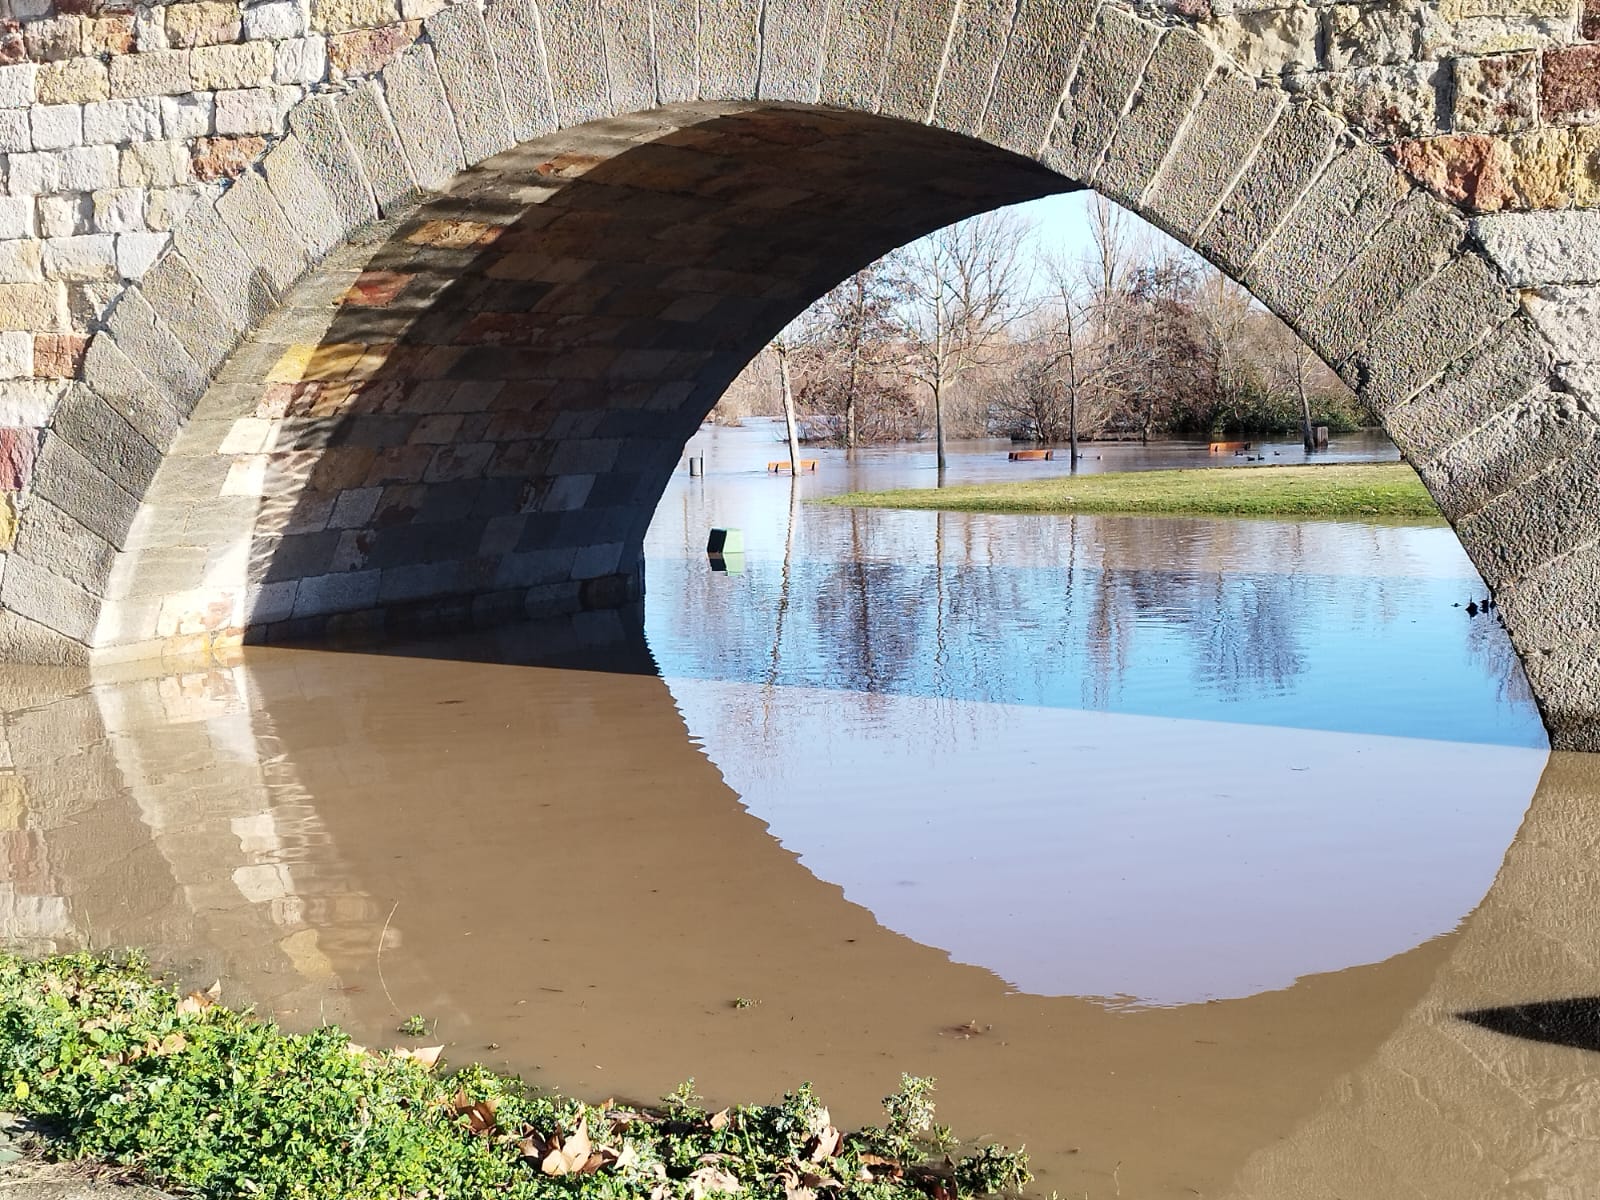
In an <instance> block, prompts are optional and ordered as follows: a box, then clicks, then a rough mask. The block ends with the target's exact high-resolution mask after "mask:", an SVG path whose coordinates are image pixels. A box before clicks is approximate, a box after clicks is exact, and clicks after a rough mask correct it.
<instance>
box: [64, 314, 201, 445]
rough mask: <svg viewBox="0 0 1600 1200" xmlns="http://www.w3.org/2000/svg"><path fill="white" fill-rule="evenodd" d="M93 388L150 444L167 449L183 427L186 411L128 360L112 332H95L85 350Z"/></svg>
mask: <svg viewBox="0 0 1600 1200" xmlns="http://www.w3.org/2000/svg"><path fill="white" fill-rule="evenodd" d="M85 361H86V363H87V364H88V365H89V367H90V369H91V372H92V378H93V379H94V383H93V385H92V386H93V388H94V390H95V391H96V392H98V393H99V394H100V396H101V397H102V398H103V399H104V400H105V401H106V403H107V404H109V405H111V407H112V408H114V409H116V411H117V412H118V413H119V414H120V415H121V416H122V418H123V420H125V421H127V422H128V424H130V425H132V426H133V427H134V428H135V429H138V430H140V431H142V432H143V434H144V437H145V439H146V440H147V441H149V442H150V443H151V444H153V445H155V446H157V447H159V448H161V449H166V448H168V447H169V446H171V444H172V440H173V438H175V437H176V436H177V433H178V430H179V429H180V428H182V426H183V414H182V413H180V412H179V411H178V410H177V408H175V407H174V406H173V405H172V404H171V403H170V402H168V400H167V398H166V397H165V396H163V395H162V394H161V393H160V392H159V391H158V390H157V389H156V388H155V386H154V385H153V384H152V383H151V382H150V380H149V379H148V378H146V376H145V375H144V373H143V372H141V371H140V370H139V368H138V367H136V366H134V365H133V363H132V362H131V361H130V360H129V359H128V356H127V355H126V354H124V353H123V352H122V349H121V348H120V347H119V346H118V345H117V343H116V340H115V339H114V338H113V337H112V336H111V335H110V334H109V333H100V334H96V335H95V337H94V338H93V339H92V340H91V342H90V343H89V348H88V350H87V352H86V353H85Z"/></svg>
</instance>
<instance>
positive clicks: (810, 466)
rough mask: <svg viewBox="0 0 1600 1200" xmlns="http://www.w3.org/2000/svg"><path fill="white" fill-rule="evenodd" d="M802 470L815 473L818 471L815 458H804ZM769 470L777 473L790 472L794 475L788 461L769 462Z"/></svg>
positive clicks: (801, 464)
mask: <svg viewBox="0 0 1600 1200" xmlns="http://www.w3.org/2000/svg"><path fill="white" fill-rule="evenodd" d="M800 469H801V470H802V471H815V470H816V469H817V460H816V459H814V458H802V459H801V460H800ZM767 470H769V471H776V472H783V471H790V472H791V473H792V470H791V468H790V466H789V460H788V459H785V460H784V461H783V462H769V463H768V464H767Z"/></svg>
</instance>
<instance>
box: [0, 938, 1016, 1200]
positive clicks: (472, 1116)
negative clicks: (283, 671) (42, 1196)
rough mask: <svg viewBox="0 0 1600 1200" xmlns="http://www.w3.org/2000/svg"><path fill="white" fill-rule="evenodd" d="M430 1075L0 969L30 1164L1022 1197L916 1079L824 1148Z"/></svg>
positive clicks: (306, 1188)
mask: <svg viewBox="0 0 1600 1200" xmlns="http://www.w3.org/2000/svg"><path fill="white" fill-rule="evenodd" d="M428 1059H429V1056H428V1055H427V1054H423V1055H422V1056H421V1057H417V1056H412V1055H407V1054H403V1053H396V1052H393V1051H368V1050H364V1049H362V1048H360V1047H357V1046H352V1044H351V1043H350V1040H349V1038H348V1037H346V1036H345V1035H344V1034H343V1033H341V1032H340V1031H339V1030H338V1029H337V1028H334V1027H324V1028H320V1029H316V1030H313V1031H312V1032H310V1033H307V1034H298V1035H296V1034H287V1033H284V1032H283V1031H281V1030H280V1029H279V1028H278V1027H277V1026H276V1025H274V1024H271V1023H270V1022H266V1021H261V1020H258V1019H256V1018H255V1017H254V1016H253V1015H251V1014H250V1013H249V1012H238V1011H234V1010H232V1009H230V1008H227V1007H226V1006H224V1005H221V1004H217V1003H213V1002H212V1000H211V997H210V996H206V995H199V994H191V995H190V996H188V997H180V996H179V995H178V994H177V993H176V992H175V991H174V990H173V989H171V988H170V987H168V986H167V985H166V984H164V983H163V982H162V981H161V980H160V979H158V978H157V977H155V976H154V975H152V974H151V973H150V971H149V969H148V967H147V966H146V965H145V964H144V963H143V961H142V960H140V959H137V958H133V959H129V960H125V961H114V960H111V959H107V958H103V957H97V956H88V955H70V956H61V957H54V958H48V959H38V960H32V959H23V958H18V957H16V956H10V955H0V1107H4V1108H7V1109H10V1110H11V1111H13V1112H16V1113H19V1114H21V1115H23V1116H25V1117H26V1118H28V1119H29V1120H30V1122H31V1123H32V1124H33V1125H34V1127H35V1128H36V1129H37V1130H39V1133H40V1137H41V1138H42V1149H43V1153H44V1154H45V1155H46V1156H48V1157H53V1158H59V1159H64V1160H79V1159H90V1160H97V1161H101V1162H110V1163H114V1164H118V1165H120V1166H122V1167H124V1168H127V1169H130V1170H131V1172H132V1173H133V1174H134V1175H135V1176H137V1177H138V1178H140V1179H142V1180H144V1181H147V1182H149V1183H152V1184H155V1185H156V1186H160V1187H167V1188H172V1189H176V1190H182V1191H185V1192H188V1193H191V1194H197V1195H199V1196H202V1197H212V1198H215V1200H223V1198H226V1200H238V1198H240V1197H251V1196H261V1197H269V1198H273V1200H390V1198H393V1200H401V1198H407V1200H419V1198H424V1197H428V1198H437V1200H456V1198H460V1200H468V1198H470V1200H478V1198H480V1197H486V1196H495V1197H510V1198H512V1200H526V1198H535V1197H537V1198H541V1200H542V1198H546V1197H548V1198H552V1200H553V1198H557V1197H559V1198H563V1200H567V1198H582V1200H618V1198H622V1197H647V1198H650V1200H706V1198H707V1197H716V1196H722V1195H728V1196H737V1197H740V1198H741V1200H746V1198H770V1200H911V1198H915V1200H926V1198H928V1197H935V1198H937V1200H948V1198H949V1197H953V1196H955V1195H958V1194H969V1195H981V1194H988V1193H993V1192H998V1191H1002V1190H1015V1189H1018V1188H1020V1187H1022V1186H1023V1185H1025V1184H1026V1183H1027V1182H1028V1180H1029V1176H1028V1173H1027V1162H1026V1158H1025V1157H1024V1156H1022V1155H1020V1154H1011V1153H1008V1152H1006V1151H1005V1150H1003V1149H1001V1148H1000V1147H996V1146H988V1147H984V1148H981V1149H979V1150H977V1151H976V1152H974V1153H971V1154H968V1155H967V1156H965V1157H962V1158H959V1159H956V1160H954V1161H952V1160H951V1159H949V1158H946V1157H944V1155H945V1152H946V1151H947V1150H948V1149H949V1148H950V1146H951V1145H952V1144H953V1140H952V1139H951V1138H950V1136H949V1134H948V1131H946V1130H943V1129H941V1128H939V1127H938V1126H936V1125H934V1124H933V1121H932V1116H933V1109H932V1104H931V1102H930V1101H929V1099H928V1093H929V1092H930V1091H931V1090H932V1084H931V1082H930V1081H928V1080H923V1079H915V1078H910V1077H907V1078H905V1079H904V1080H903V1081H902V1082H903V1086H902V1089H901V1091H899V1092H897V1093H896V1094H895V1095H893V1096H890V1097H889V1098H888V1099H886V1100H885V1102H884V1104H885V1108H886V1110H887V1112H888V1119H887V1120H886V1122H885V1124H884V1126H883V1127H882V1128H869V1129H865V1130H862V1131H860V1132H858V1133H853V1134H842V1133H841V1132H840V1131H839V1130H838V1129H836V1128H834V1126H833V1125H832V1123H831V1120H830V1118H829V1115H828V1111H827V1109H826V1108H824V1107H823V1106H822V1104H821V1103H820V1102H819V1101H818V1099H817V1098H816V1096H814V1095H813V1094H812V1092H811V1089H810V1088H809V1087H808V1086H807V1087H801V1088H798V1089H797V1090H795V1091H794V1092H791V1093H789V1094H788V1095H786V1096H785V1097H784V1099H783V1101H782V1103H780V1104H771V1105H746V1106H742V1107H738V1108H734V1109H726V1110H723V1111H722V1112H720V1113H714V1114H713V1113H708V1112H706V1111H705V1110H704V1109H702V1108H700V1107H697V1106H696V1101H697V1100H698V1097H695V1096H694V1095H693V1089H692V1086H691V1085H692V1082H693V1081H690V1084H691V1085H685V1086H684V1087H683V1088H680V1089H679V1091H678V1092H677V1093H675V1094H674V1095H673V1096H671V1097H668V1098H667V1099H666V1101H664V1103H663V1106H662V1107H659V1108H654V1109H645V1108H639V1107H634V1106H630V1105H619V1104H616V1103H614V1102H610V1101H608V1102H606V1103H605V1104H602V1105H590V1104H585V1103H583V1102H581V1101H578V1100H573V1099H569V1098H565V1097H561V1096H555V1095H547V1094H542V1093H537V1092H535V1091H533V1090H532V1089H530V1088H528V1087H526V1086H525V1085H524V1084H523V1083H522V1082H521V1081H520V1080H517V1079H515V1078H513V1077H509V1076H504V1075H499V1074H496V1073H494V1072H492V1071H489V1070H487V1069H485V1068H483V1067H478V1066H471V1067H465V1068H463V1069H461V1070H458V1071H454V1072H449V1073H446V1072H444V1071H443V1070H441V1069H438V1068H437V1067H435V1066H432V1065H430V1063H429V1061H428Z"/></svg>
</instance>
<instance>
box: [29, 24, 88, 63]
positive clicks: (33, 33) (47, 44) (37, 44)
mask: <svg viewBox="0 0 1600 1200" xmlns="http://www.w3.org/2000/svg"><path fill="white" fill-rule="evenodd" d="M22 37H23V43H24V44H25V45H26V47H27V51H28V57H29V58H31V59H33V61H34V62H60V61H61V60H62V59H66V58H76V57H77V56H78V55H79V54H81V53H82V52H83V21H82V19H81V18H79V17H75V16H64V17H53V18H49V19H47V20H43V21H30V22H28V24H26V25H24V26H23V27H22Z"/></svg>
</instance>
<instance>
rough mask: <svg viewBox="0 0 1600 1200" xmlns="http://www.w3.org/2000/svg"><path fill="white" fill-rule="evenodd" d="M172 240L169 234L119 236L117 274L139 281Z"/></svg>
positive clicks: (129, 234) (128, 234) (127, 234)
mask: <svg viewBox="0 0 1600 1200" xmlns="http://www.w3.org/2000/svg"><path fill="white" fill-rule="evenodd" d="M171 240H172V238H171V236H170V235H169V234H167V233H119V234H117V274H118V275H120V276H121V277H122V278H123V279H138V278H139V277H140V276H142V275H143V274H144V273H145V272H146V271H148V270H149V269H150V266H151V264H152V263H154V262H155V261H156V259H157V258H158V257H159V256H160V254H161V252H162V251H163V250H165V249H166V248H167V244H168V243H169V242H171Z"/></svg>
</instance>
